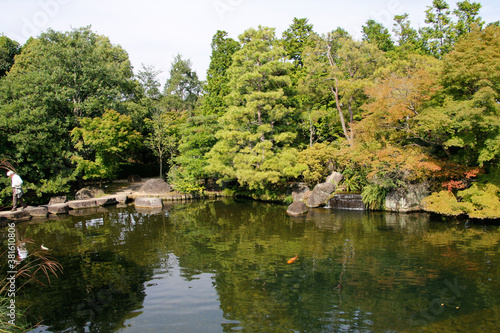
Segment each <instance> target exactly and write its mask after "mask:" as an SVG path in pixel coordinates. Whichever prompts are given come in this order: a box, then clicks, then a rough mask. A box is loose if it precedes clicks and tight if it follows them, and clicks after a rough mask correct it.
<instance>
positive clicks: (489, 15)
mask: <svg viewBox="0 0 500 333" xmlns="http://www.w3.org/2000/svg"><path fill="white" fill-rule="evenodd" d="M475 2H480V3H481V4H482V9H481V11H480V13H479V14H480V16H481V17H482V18H483V20H484V21H486V22H487V23H490V22H494V21H498V20H500V1H498V0H482V1H481V0H476V1H475ZM447 3H448V4H449V5H450V7H451V9H455V8H456V1H454V0H448V1H447ZM431 5H432V0H411V1H408V0H383V1H375V0H350V1H346V0H307V1H306V0H302V1H301V0H184V1H182V0H176V1H173V0H142V1H131V0H0V8H2V15H1V16H2V18H1V20H0V34H2V33H3V34H4V35H5V36H7V37H9V38H11V39H13V40H15V41H17V42H19V43H20V44H24V43H25V42H26V40H27V39H28V38H29V37H37V36H39V35H40V34H41V33H42V32H45V31H47V29H49V28H50V29H53V30H56V31H63V32H64V31H70V30H72V29H74V28H80V27H86V26H91V30H92V31H93V32H94V33H97V34H99V35H104V36H107V37H108V38H109V39H110V41H111V43H112V44H114V45H120V46H121V47H122V48H123V49H125V51H127V53H128V54H129V58H130V61H131V63H132V65H133V67H134V73H136V74H137V72H138V71H139V70H140V69H141V68H142V65H143V64H144V65H145V66H153V67H154V68H155V69H156V70H160V71H161V74H159V75H158V79H159V81H160V83H161V84H162V85H164V83H165V82H166V80H167V79H168V77H169V70H170V66H171V64H172V61H173V59H174V57H175V56H176V55H177V54H180V55H181V56H182V58H183V59H185V60H187V59H189V60H190V61H191V68H192V69H193V70H194V71H196V73H197V74H198V77H199V78H200V79H205V77H206V72H207V69H208V66H209V64H210V55H211V46H210V44H211V42H212V37H213V36H214V35H215V33H216V32H217V30H223V31H226V32H227V33H228V36H229V37H231V38H233V39H235V40H238V36H239V35H240V34H242V33H243V32H244V31H245V30H247V29H249V28H258V27H259V25H261V26H266V27H271V28H275V29H276V36H277V37H278V38H279V37H281V35H282V33H283V31H284V30H286V29H287V28H288V27H289V26H290V24H291V23H292V22H293V19H294V18H295V17H296V18H306V19H307V20H308V23H309V24H312V25H313V30H314V31H315V32H317V33H320V34H323V33H327V32H329V31H332V30H335V29H336V28H338V27H341V28H343V29H345V30H347V31H348V32H349V33H350V34H351V35H352V36H353V37H354V38H355V39H358V40H359V39H361V37H362V34H361V29H362V26H363V25H365V24H366V22H367V21H368V20H369V19H374V20H375V21H377V22H379V23H382V24H383V25H384V26H385V27H386V28H388V29H389V30H391V29H392V25H393V23H394V20H393V18H394V15H400V14H404V13H407V14H409V20H410V22H411V25H412V27H413V28H416V29H418V28H419V27H421V26H423V25H425V23H424V20H425V11H426V9H427V7H428V6H431Z"/></svg>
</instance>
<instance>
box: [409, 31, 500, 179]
mask: <svg viewBox="0 0 500 333" xmlns="http://www.w3.org/2000/svg"><path fill="white" fill-rule="evenodd" d="M499 48H500V27H495V26H488V27H487V28H486V29H484V30H478V29H477V30H475V31H473V32H471V33H470V34H468V35H467V36H465V37H464V38H462V39H461V40H460V41H459V42H458V43H457V44H456V46H455V50H454V51H452V52H450V53H449V54H448V55H447V56H446V57H445V58H444V70H443V74H442V85H443V87H444V89H445V92H446V95H445V96H444V98H443V99H442V103H440V104H438V105H436V106H434V107H429V108H427V109H426V110H425V112H422V113H421V114H420V115H419V116H418V120H419V131H420V133H422V135H424V134H425V135H427V137H428V139H429V140H430V141H432V142H434V143H435V144H436V145H438V146H439V147H441V148H442V149H443V150H444V151H445V152H446V154H447V157H448V158H450V159H452V161H454V162H456V163H458V164H460V165H465V166H480V167H484V168H485V169H487V170H489V171H491V172H492V171H493V169H495V168H498V163H499V162H500V106H499V104H498V100H499V99H500V77H499V73H498V71H495V70H492V68H498V67H499V66H500V53H499V52H498V50H499Z"/></svg>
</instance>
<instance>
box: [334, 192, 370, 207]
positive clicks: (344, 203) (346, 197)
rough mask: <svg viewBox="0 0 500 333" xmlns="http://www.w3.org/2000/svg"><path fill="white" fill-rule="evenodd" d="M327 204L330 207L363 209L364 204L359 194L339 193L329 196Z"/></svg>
mask: <svg viewBox="0 0 500 333" xmlns="http://www.w3.org/2000/svg"><path fill="white" fill-rule="evenodd" d="M327 206H329V208H332V209H350V210H365V209H366V207H365V204H364V203H363V201H362V200H361V194H354V193H339V194H335V195H334V196H333V198H331V199H330V200H329V201H328V203H327Z"/></svg>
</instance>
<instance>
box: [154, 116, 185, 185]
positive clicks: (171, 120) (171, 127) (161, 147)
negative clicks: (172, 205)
mask: <svg viewBox="0 0 500 333" xmlns="http://www.w3.org/2000/svg"><path fill="white" fill-rule="evenodd" d="M184 118H185V113H184V112H178V111H163V112H162V111H160V110H156V112H154V113H153V117H152V118H151V119H149V118H148V119H146V120H145V122H146V125H147V126H148V127H149V128H150V130H151V132H150V134H149V136H148V137H147V139H146V146H148V147H149V148H150V149H151V150H152V151H153V153H154V155H155V156H156V157H158V159H159V164H160V178H163V162H164V158H168V161H169V164H170V165H171V164H172V159H173V157H174V155H175V153H176V151H177V147H178V142H179V140H180V137H179V126H180V124H182V123H183V122H184Z"/></svg>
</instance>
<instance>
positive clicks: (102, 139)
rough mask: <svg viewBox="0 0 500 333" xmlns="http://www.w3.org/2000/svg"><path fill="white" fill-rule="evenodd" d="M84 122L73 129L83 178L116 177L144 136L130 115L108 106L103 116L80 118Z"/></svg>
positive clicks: (100, 178) (79, 168)
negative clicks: (134, 128) (134, 126)
mask: <svg viewBox="0 0 500 333" xmlns="http://www.w3.org/2000/svg"><path fill="white" fill-rule="evenodd" d="M80 126H81V127H75V128H74V129H73V130H72V131H71V137H72V140H73V142H74V143H75V148H76V150H77V151H78V153H77V154H75V155H73V156H72V160H73V161H74V162H75V163H76V164H77V169H76V171H77V172H81V173H83V179H99V180H105V179H112V178H113V177H115V176H116V173H117V171H118V170H119V167H120V165H122V164H124V163H127V162H128V159H127V157H128V154H129V152H130V151H132V150H134V149H136V148H137V147H138V146H139V144H140V142H141V139H142V136H141V135H140V133H138V132H137V131H134V130H133V129H132V120H131V119H130V117H129V116H126V115H121V114H119V113H118V112H116V111H114V110H106V111H105V112H104V114H103V116H102V117H95V118H80Z"/></svg>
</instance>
